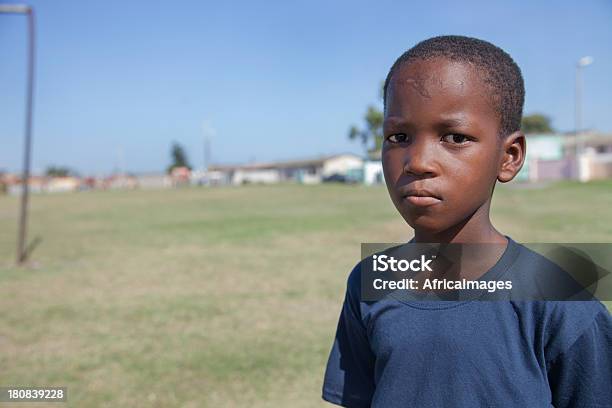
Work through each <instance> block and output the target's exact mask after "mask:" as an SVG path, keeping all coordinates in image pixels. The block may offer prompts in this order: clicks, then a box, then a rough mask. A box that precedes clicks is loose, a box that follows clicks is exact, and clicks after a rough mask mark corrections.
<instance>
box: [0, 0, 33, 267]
mask: <svg viewBox="0 0 612 408" xmlns="http://www.w3.org/2000/svg"><path fill="white" fill-rule="evenodd" d="M0 14H23V15H25V16H26V17H27V18H28V84H27V97H26V120H25V140H24V153H23V176H22V188H21V207H20V212H19V232H18V236H17V264H18V265H21V264H23V263H24V262H25V260H26V258H27V256H28V254H27V251H26V239H27V236H26V228H27V221H28V198H29V192H30V191H29V185H28V180H29V179H30V158H31V153H30V152H31V150H32V110H33V108H34V62H35V58H34V57H35V55H34V47H35V44H36V37H35V27H34V10H33V9H32V7H30V6H27V5H24V4H0Z"/></svg>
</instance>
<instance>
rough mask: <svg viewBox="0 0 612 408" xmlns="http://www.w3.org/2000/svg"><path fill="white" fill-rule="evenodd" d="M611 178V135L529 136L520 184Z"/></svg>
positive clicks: (518, 179) (520, 173)
mask: <svg viewBox="0 0 612 408" xmlns="http://www.w3.org/2000/svg"><path fill="white" fill-rule="evenodd" d="M611 177H612V135H609V134H608V135H605V134H596V133H586V134H582V135H579V136H575V135H572V134H545V135H537V134H536V135H529V136H527V154H526V156H525V162H524V164H523V167H522V169H521V171H520V172H519V174H517V177H516V180H517V181H534V182H535V181H554V180H564V179H573V180H577V179H579V180H582V181H588V180H595V179H602V178H611Z"/></svg>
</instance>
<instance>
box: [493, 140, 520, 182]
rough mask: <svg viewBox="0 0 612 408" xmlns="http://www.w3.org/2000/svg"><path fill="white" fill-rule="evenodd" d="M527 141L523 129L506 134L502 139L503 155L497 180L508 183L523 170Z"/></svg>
mask: <svg viewBox="0 0 612 408" xmlns="http://www.w3.org/2000/svg"><path fill="white" fill-rule="evenodd" d="M526 143H527V142H526V140H525V135H524V134H523V133H522V132H521V131H517V132H514V133H512V134H511V135H509V136H506V138H505V139H504V140H503V141H502V156H501V162H500V166H499V172H498V173H497V180H499V181H500V182H502V183H507V182H508V181H510V180H512V179H513V178H514V177H515V176H516V175H517V173H518V172H519V170H521V167H523V162H524V161H525V153H526V148H527V146H526Z"/></svg>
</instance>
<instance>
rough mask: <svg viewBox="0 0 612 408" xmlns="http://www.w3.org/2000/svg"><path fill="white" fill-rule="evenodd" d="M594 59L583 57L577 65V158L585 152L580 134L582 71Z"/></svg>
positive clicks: (575, 118)
mask: <svg viewBox="0 0 612 408" xmlns="http://www.w3.org/2000/svg"><path fill="white" fill-rule="evenodd" d="M593 61H594V60H593V57H582V58H580V59H579V60H578V62H577V63H576V95H575V96H576V100H575V101H574V103H575V108H576V111H575V117H574V120H575V124H574V126H575V127H576V129H575V133H576V158H577V157H578V154H579V153H582V152H583V142H582V140H581V139H580V133H581V132H582V69H583V68H584V67H586V66H589V65H591V64H592V63H593Z"/></svg>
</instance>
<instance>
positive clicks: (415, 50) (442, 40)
mask: <svg viewBox="0 0 612 408" xmlns="http://www.w3.org/2000/svg"><path fill="white" fill-rule="evenodd" d="M436 57H442V58H446V59H449V60H451V61H459V62H467V63H470V64H472V65H474V67H475V68H476V69H478V70H480V71H481V72H482V73H483V74H484V77H483V79H484V81H485V83H486V84H487V85H488V86H489V88H490V90H491V91H492V92H491V96H492V97H493V102H494V104H495V107H496V110H497V112H498V113H499V117H500V136H502V137H503V136H507V135H509V134H511V133H513V132H515V131H517V130H520V128H521V119H522V117H523V103H524V101H525V84H524V81H523V75H522V74H521V69H520V68H519V67H518V65H517V64H516V63H515V62H514V60H513V59H512V57H511V56H510V55H508V53H506V52H505V51H504V50H502V49H501V48H499V47H497V46H495V45H493V44H491V43H489V42H487V41H483V40H479V39H477V38H472V37H464V36H460V35H445V36H440V37H433V38H430V39H427V40H425V41H422V42H420V43H418V44H417V45H415V46H414V47H412V48H410V49H409V50H408V51H406V52H405V53H403V54H402V55H401V56H400V57H399V58H398V59H397V60H396V61H395V62H394V63H393V65H392V66H391V69H390V70H389V73H388V74H387V79H386V80H385V85H384V88H383V101H384V106H385V110H386V106H387V88H388V86H389V82H390V81H391V77H392V76H393V74H394V73H395V72H396V71H397V70H398V68H399V67H400V66H401V65H403V64H405V63H409V62H413V61H417V60H429V59H432V58H436Z"/></svg>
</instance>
